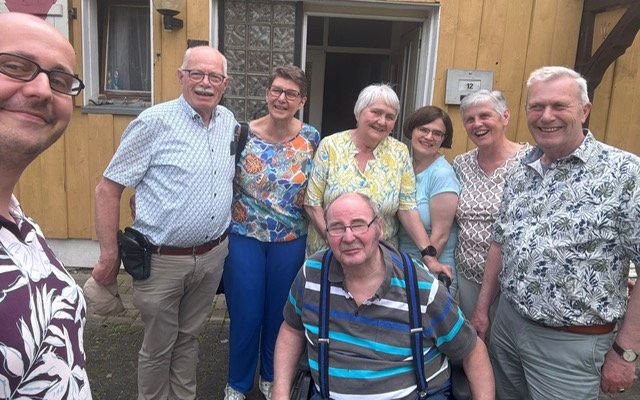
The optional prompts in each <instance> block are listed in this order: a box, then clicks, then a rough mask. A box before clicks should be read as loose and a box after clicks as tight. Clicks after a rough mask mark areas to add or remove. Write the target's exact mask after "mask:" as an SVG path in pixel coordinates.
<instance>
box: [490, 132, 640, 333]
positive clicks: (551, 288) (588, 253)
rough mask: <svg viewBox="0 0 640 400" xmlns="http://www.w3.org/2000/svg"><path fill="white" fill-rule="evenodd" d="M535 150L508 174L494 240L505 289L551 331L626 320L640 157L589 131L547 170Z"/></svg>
mask: <svg viewBox="0 0 640 400" xmlns="http://www.w3.org/2000/svg"><path fill="white" fill-rule="evenodd" d="M541 156H542V151H541V150H540V149H538V148H535V149H534V150H532V151H531V152H530V153H529V154H528V155H527V156H526V157H525V158H524V159H523V160H522V161H521V163H520V164H519V165H517V167H516V168H514V170H513V172H512V173H511V174H510V175H509V176H508V178H507V180H506V184H505V187H504V197H503V202H502V204H501V206H500V214H499V217H498V219H497V220H496V224H495V225H494V229H493V240H495V241H496V242H498V243H501V244H502V263H503V267H502V272H501V273H500V286H501V290H502V293H503V296H505V297H506V298H507V299H508V300H509V301H510V302H511V303H512V304H513V306H514V307H515V308H516V310H518V311H519V312H520V314H522V315H523V316H525V317H527V318H530V319H532V320H534V321H538V322H540V323H543V324H546V325H549V326H567V325H600V324H604V323H609V322H614V321H616V320H618V319H620V318H622V317H623V316H624V313H625V309H626V300H627V290H626V284H627V276H628V274H629V261H633V262H634V263H635V264H639V263H640V158H638V157H637V156H634V155H632V154H630V153H627V152H624V151H622V150H619V149H616V148H613V147H611V146H608V145H605V144H603V143H600V142H598V141H597V140H596V139H595V138H594V137H593V135H592V134H591V133H590V132H587V134H586V137H585V139H584V141H583V142H582V144H581V145H580V146H579V147H578V148H577V149H576V150H575V151H574V152H573V153H572V154H570V155H569V156H567V157H564V158H562V159H559V160H557V161H555V162H553V163H551V164H550V165H548V166H544V167H543V166H542V164H541V163H540V157H541Z"/></svg>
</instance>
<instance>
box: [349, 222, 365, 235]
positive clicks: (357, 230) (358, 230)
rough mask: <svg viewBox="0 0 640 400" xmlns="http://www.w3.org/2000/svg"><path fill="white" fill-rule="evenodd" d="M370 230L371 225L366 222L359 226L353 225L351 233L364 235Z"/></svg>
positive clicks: (360, 223) (359, 223)
mask: <svg viewBox="0 0 640 400" xmlns="http://www.w3.org/2000/svg"><path fill="white" fill-rule="evenodd" d="M367 229H369V225H367V224H365V223H364V222H358V223H357V224H353V225H351V232H353V233H364V232H366V231H367Z"/></svg>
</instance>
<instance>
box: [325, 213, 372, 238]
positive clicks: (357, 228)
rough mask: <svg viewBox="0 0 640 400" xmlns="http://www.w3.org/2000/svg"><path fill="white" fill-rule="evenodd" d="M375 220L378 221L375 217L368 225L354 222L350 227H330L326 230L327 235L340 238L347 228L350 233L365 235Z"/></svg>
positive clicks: (362, 222)
mask: <svg viewBox="0 0 640 400" xmlns="http://www.w3.org/2000/svg"><path fill="white" fill-rule="evenodd" d="M376 219H378V217H377V216H376V217H373V219H372V220H371V222H369V223H368V224H367V223H366V222H364V221H356V222H354V223H353V224H351V225H332V226H330V227H328V228H327V233H329V235H331V236H333V237H340V236H342V235H344V234H345V233H346V232H347V228H349V229H351V232H352V233H356V234H358V233H365V232H366V231H368V230H369V227H371V224H373V222H374V221H375V220H376Z"/></svg>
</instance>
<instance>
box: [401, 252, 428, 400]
mask: <svg viewBox="0 0 640 400" xmlns="http://www.w3.org/2000/svg"><path fill="white" fill-rule="evenodd" d="M400 254H401V256H402V267H403V269H404V282H405V290H406V292H407V305H408V307H409V325H410V328H411V331H410V332H409V335H410V340H411V352H412V353H413V370H414V373H415V375H416V383H417V386H418V398H420V399H422V398H425V399H426V398H427V378H426V376H425V374H424V353H423V348H422V319H421V318H420V313H421V312H420V292H419V289H418V278H417V276H416V267H415V265H413V262H411V259H410V258H409V256H408V255H407V253H405V252H401V253H400Z"/></svg>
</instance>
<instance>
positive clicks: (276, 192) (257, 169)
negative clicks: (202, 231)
mask: <svg viewBox="0 0 640 400" xmlns="http://www.w3.org/2000/svg"><path fill="white" fill-rule="evenodd" d="M319 141H320V133H318V131H317V130H316V128H314V127H313V126H310V125H307V124H304V125H303V126H302V129H301V130H300V132H298V134H297V135H296V136H295V137H294V138H293V139H291V140H290V141H288V142H286V143H277V144H274V143H269V142H265V141H263V140H262V139H260V138H259V137H258V136H256V135H255V134H254V133H253V132H249V136H248V138H247V144H246V146H245V148H244V150H243V152H242V156H241V158H240V163H239V166H238V167H237V173H236V177H235V179H234V181H233V183H234V197H233V206H232V215H231V218H232V220H231V233H235V234H238V235H243V236H248V237H252V238H254V239H257V240H260V241H263V242H286V241H289V240H294V239H297V238H299V237H300V236H303V235H306V233H307V221H306V219H305V214H304V203H303V201H304V196H305V191H306V187H307V178H308V176H309V173H310V172H311V165H312V160H313V154H314V152H315V149H316V148H317V147H318V142H319Z"/></svg>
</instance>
